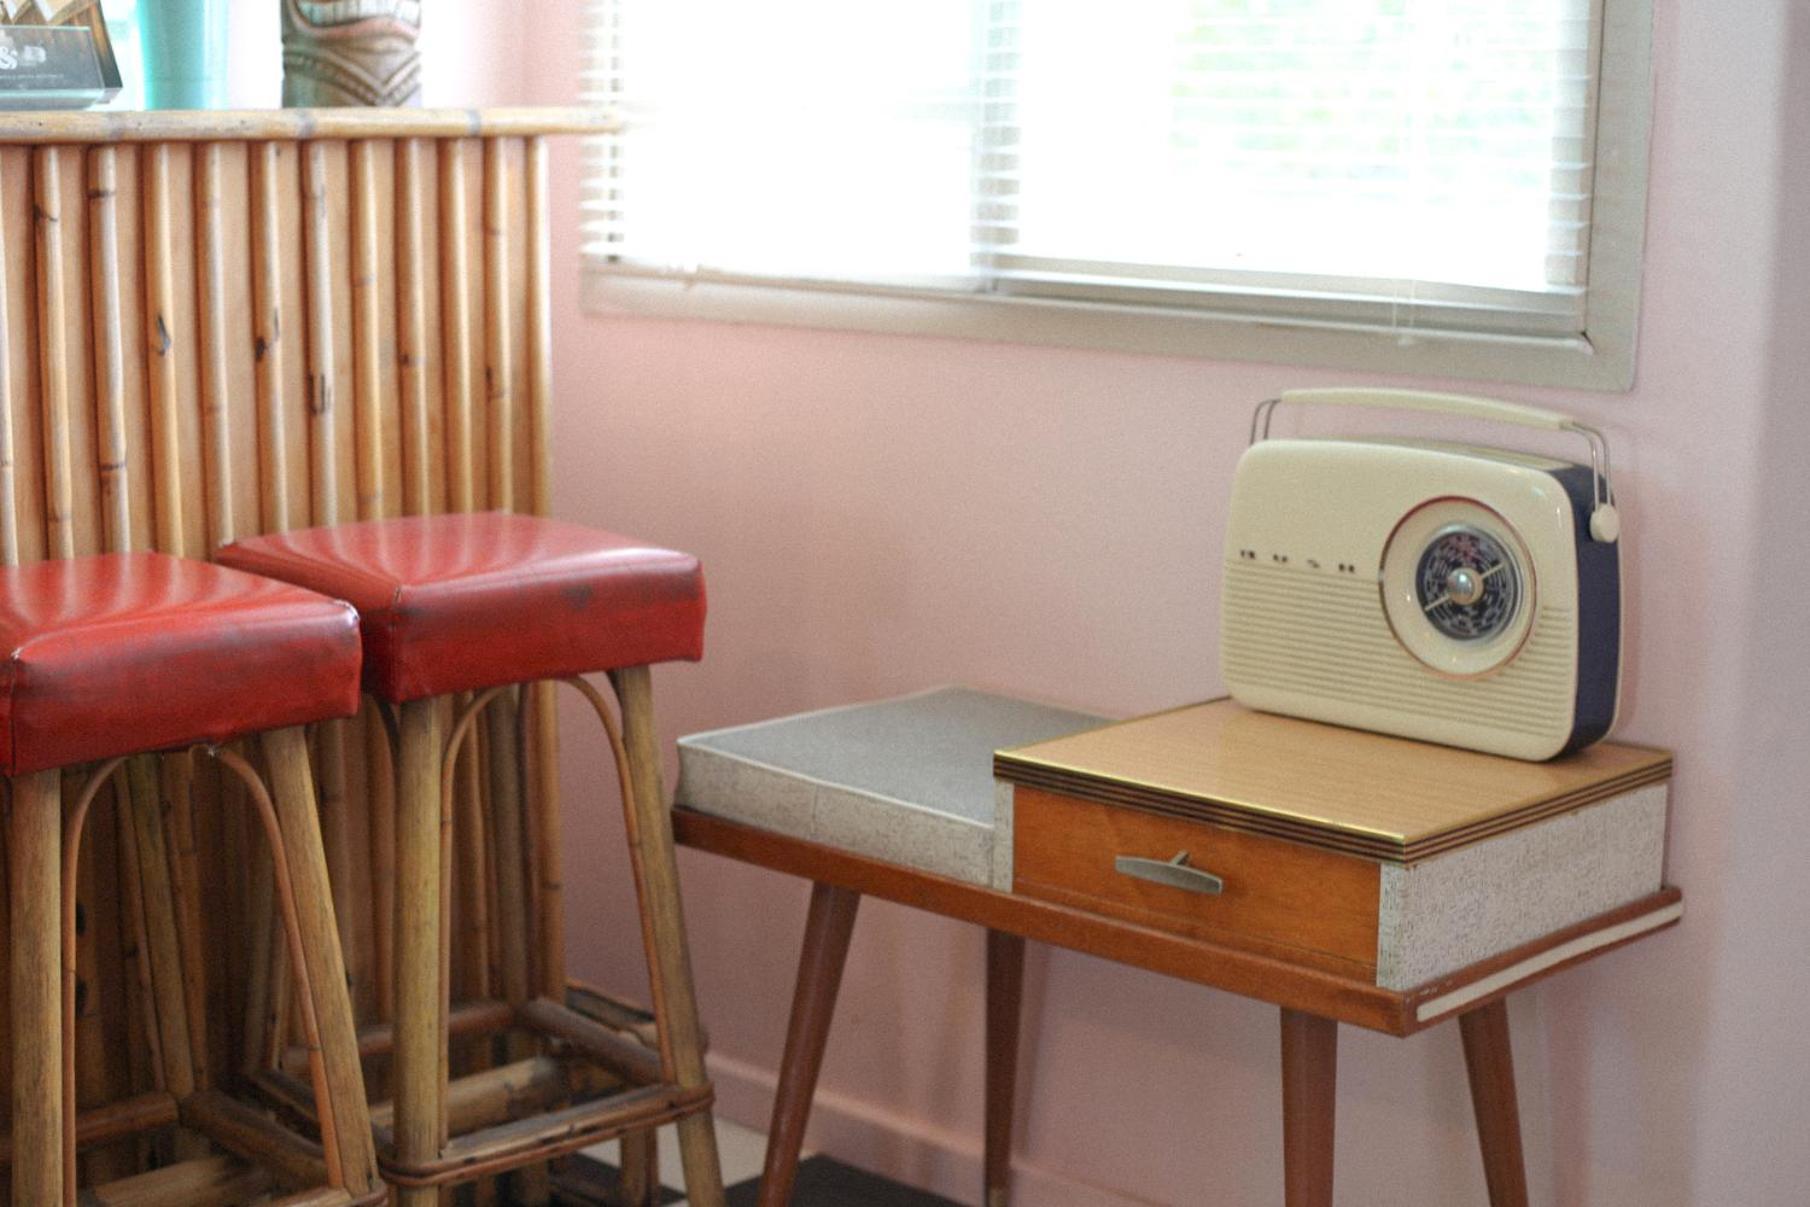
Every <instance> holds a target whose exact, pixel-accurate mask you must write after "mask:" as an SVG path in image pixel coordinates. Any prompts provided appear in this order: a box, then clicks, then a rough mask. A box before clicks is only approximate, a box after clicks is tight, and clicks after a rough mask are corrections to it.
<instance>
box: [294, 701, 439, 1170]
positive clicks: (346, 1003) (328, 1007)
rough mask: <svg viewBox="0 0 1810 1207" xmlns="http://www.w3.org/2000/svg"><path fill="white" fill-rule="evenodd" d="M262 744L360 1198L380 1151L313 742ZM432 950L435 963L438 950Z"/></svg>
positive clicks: (348, 1163)
mask: <svg viewBox="0 0 1810 1207" xmlns="http://www.w3.org/2000/svg"><path fill="white" fill-rule="evenodd" d="M263 747H264V758H265V762H266V763H267V764H268V765H269V773H270V781H271V785H270V786H271V794H272V795H273V796H274V797H275V798H276V810H277V819H278V822H279V824H280V826H281V828H282V833H283V842H284V847H285V850H284V852H283V857H284V858H285V860H286V862H287V864H288V866H289V877H290V881H291V884H292V891H293V892H294V894H295V905H296V914H297V922H298V924H299V927H300V930H301V936H302V943H303V945H304V948H305V950H304V952H303V957H304V958H303V963H304V964H305V965H306V966H307V967H308V968H309V969H311V970H313V971H314V973H315V976H314V978H313V979H311V980H310V985H309V988H310V992H311V996H312V998H313V1001H314V1011H315V1016H316V1019H317V1022H318V1024H319V1027H320V1035H321V1046H322V1048H323V1049H324V1053H325V1056H326V1059H327V1062H328V1066H327V1072H328V1083H329V1087H330V1092H331V1094H332V1099H333V1112H334V1117H335V1119H336V1120H337V1121H338V1124H339V1126H338V1127H337V1129H336V1131H337V1133H338V1134H337V1140H338V1142H339V1149H340V1164H341V1167H342V1168H343V1170H344V1175H345V1180H346V1189H347V1190H349V1191H350V1192H351V1193H352V1194H353V1195H354V1196H357V1195H362V1194H363V1193H365V1192H366V1191H368V1190H371V1189H373V1188H374V1187H375V1186H376V1185H377V1153H376V1149H375V1147H374V1146H373V1143H372V1139H371V1124H370V1112H369V1109H368V1108H367V1106H366V1105H365V1086H364V1070H363V1069H362V1068H360V1066H359V1063H358V1033H357V1030H356V1028H355V1027H354V1026H353V1020H352V1003H351V1000H350V999H349V998H348V997H347V996H346V966H345V958H344V955H343V954H342V949H341V947H340V944H339V928H338V926H337V925H336V923H335V921H334V916H333V891H332V887H331V886H330V885H329V884H328V883H327V855H326V850H325V848H324V847H323V846H322V842H321V828H320V815H319V812H318V808H317V806H316V803H315V796H314V778H313V773H312V772H311V771H310V769H309V767H308V743H307V739H306V738H305V737H304V735H303V732H302V729H301V727H300V726H294V727H291V728H288V729H277V730H272V731H271V732H269V733H266V734H265V735H263ZM436 841H438V840H437V838H436ZM431 954H432V956H433V958H434V959H435V961H436V965H437V961H438V953H437V952H432V953H431ZM431 979H432V978H430V980H431Z"/></svg>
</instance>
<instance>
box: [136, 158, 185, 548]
mask: <svg viewBox="0 0 1810 1207" xmlns="http://www.w3.org/2000/svg"><path fill="white" fill-rule="evenodd" d="M143 187H144V193H145V295H146V296H145V311H146V314H145V322H146V326H147V330H146V336H147V340H148V345H149V346H148V350H149V353H150V395H151V445H152V456H151V478H152V481H153V482H154V483H155V485H156V487H157V524H156V533H157V547H158V548H159V549H161V550H163V551H164V552H165V553H174V554H177V555H178V556H180V555H181V554H182V553H183V552H185V550H184V548H183V546H184V538H183V533H184V531H185V529H184V528H183V522H182V520H183V517H182V466H183V462H182V431H181V427H180V426H179V424H178V422H177V418H176V408H177V406H178V405H179V400H178V394H177V384H176V340H175V336H174V334H173V332H172V328H173V325H174V322H175V318H174V315H175V313H176V287H175V273H174V269H173V268H172V266H171V263H170V149H169V147H167V146H164V145H156V146H153V147H151V149H150V152H149V154H148V155H147V156H146V157H145V163H144V181H143Z"/></svg>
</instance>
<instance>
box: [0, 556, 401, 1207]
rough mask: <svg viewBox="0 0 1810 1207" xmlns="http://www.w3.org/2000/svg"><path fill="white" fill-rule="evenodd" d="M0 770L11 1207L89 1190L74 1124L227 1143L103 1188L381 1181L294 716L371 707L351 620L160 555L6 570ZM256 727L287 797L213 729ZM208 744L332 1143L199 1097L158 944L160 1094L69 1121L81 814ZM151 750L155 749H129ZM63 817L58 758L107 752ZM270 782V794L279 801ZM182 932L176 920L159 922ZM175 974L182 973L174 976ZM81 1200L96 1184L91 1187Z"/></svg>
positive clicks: (277, 1192)
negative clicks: (227, 775)
mask: <svg viewBox="0 0 1810 1207" xmlns="http://www.w3.org/2000/svg"><path fill="white" fill-rule="evenodd" d="M0 641H4V642H5V648H6V649H8V650H10V651H12V655H11V659H10V662H9V663H8V665H7V667H6V670H5V672H4V676H3V678H0V770H3V771H4V772H5V774H6V776H7V778H8V783H9V786H10V788H11V810H10V815H9V817H8V820H7V824H8V864H9V866H8V871H9V885H10V892H11V904H12V912H11V920H10V930H9V936H8V937H9V940H10V941H9V948H8V949H9V955H10V974H11V990H12V1028H13V1031H12V1053H13V1091H12V1099H13V1111H12V1120H13V1127H12V1137H11V1150H12V1154H11V1155H12V1178H13V1202H14V1203H15V1204H19V1205H21V1207H23V1205H26V1204H29V1205H30V1207H46V1205H48V1204H57V1203H65V1204H71V1205H73V1204H74V1203H76V1201H77V1191H76V1174H75V1155H76V1141H77V1137H78V1135H83V1136H89V1135H92V1136H94V1137H95V1138H97V1139H100V1138H105V1139H113V1138H117V1137H118V1136H120V1135H121V1134H132V1133H133V1132H134V1131H136V1130H141V1129H143V1128H148V1127H156V1126H167V1125H170V1124H174V1123H181V1124H183V1125H184V1126H185V1127H187V1128H189V1129H191V1130H192V1131H193V1132H197V1133H200V1134H201V1135H202V1136H205V1137H206V1138H207V1139H208V1140H210V1141H212V1142H213V1143H214V1144H215V1145H217V1146H218V1147H219V1148H221V1149H223V1150H224V1151H225V1152H226V1153H228V1154H230V1157H228V1158H201V1159H197V1160H196V1161H195V1162H193V1163H192V1164H184V1165H176V1166H170V1167H166V1168H164V1169H161V1170H156V1171H152V1172H150V1173H146V1174H141V1175H138V1176H135V1177H133V1178H128V1179H125V1180H124V1181H122V1182H115V1183H112V1184H110V1186H108V1187H105V1188H101V1189H100V1190H99V1191H98V1192H96V1193H97V1194H98V1195H99V1198H98V1200H97V1201H104V1202H128V1201H129V1202H133V1203H144V1204H155V1203H168V1204H172V1205H174V1204H178V1203H195V1202H199V1201H207V1202H225V1201H233V1200H237V1201H248V1200H250V1199H252V1198H254V1197H257V1198H259V1199H260V1201H266V1200H268V1201H271V1202H280V1203H285V1204H298V1205H299V1204H307V1205H308V1207H330V1205H332V1204H346V1203H352V1202H373V1201H378V1200H380V1199H381V1198H382V1196H383V1193H384V1189H385V1188H384V1186H383V1184H382V1182H381V1181H379V1180H378V1177H377V1168H376V1162H375V1160H374V1154H373V1151H372V1144H371V1138H370V1134H369V1125H368V1122H367V1120H368V1116H367V1113H366V1106H365V1099H364V1082H363V1077H362V1074H361V1072H360V1069H359V1064H358V1052H357V1043H356V1036H355V1034H354V1032H353V1024H352V1011H351V1005H350V1003H349V1001H348V999H347V997H346V990H345V968H344V965H343V962H342V958H341V954H340V948H339V937H338V933H337V930H336V928H335V926H334V918H333V907H332V899H331V897H330V896H329V893H328V885H327V874H326V861H325V857H324V855H323V852H322V849H321V836H320V829H319V821H318V818H317V816H316V812H315V810H316V804H315V799H314V790H313V784H312V781H311V777H310V773H309V769H308V762H307V747H306V743H305V739H304V736H303V732H302V730H301V728H300V727H301V726H302V725H303V724H305V723H307V722H310V721H318V720H322V719H325V718H329V717H341V716H348V715H350V714H351V713H353V712H354V711H356V709H357V705H358V668H359V645H358V636H357V618H356V617H355V616H354V615H353V613H352V610H351V609H350V608H348V607H347V606H346V605H345V604H343V603H340V602H337V601H335V600H331V599H326V598H323V597H321V596H319V595H316V594H314V593H313V592H310V591H304V590H300V589H298V588H296V587H294V586H291V585H289V584H287V583H279V582H272V581H270V580H268V579H260V578H256V577H253V576H251V575H247V574H241V573H238V572H237V571H233V570H227V569H222V568H220V567H218V566H210V565H207V564H206V563H203V562H195V561H189V560H186V559H183V558H176V557H170V556H167V555H164V554H159V553H137V554H106V555H102V556H98V557H79V558H70V559H67V560H61V561H49V562H40V563H38V564H36V565H32V566H27V567H22V568H10V569H6V570H0ZM254 733H257V734H262V738H261V741H262V744H263V748H264V755H265V760H266V762H267V765H268V767H269V769H270V772H271V777H272V780H273V782H274V787H275V791H274V793H272V792H271V791H269V790H267V789H266V787H265V785H264V782H263V780H262V779H261V777H260V776H259V775H258V774H257V772H256V771H254V770H253V769H252V768H251V767H250V766H249V765H248V764H247V763H246V762H245V761H244V760H243V759H242V758H240V757H239V756H238V755H236V754H234V753H232V752H231V751H226V750H221V749H218V747H217V745H215V744H217V743H220V742H224V741H227V740H229V739H232V738H236V737H241V736H246V735H250V734H254ZM188 747H198V748H199V749H200V752H201V753H204V754H207V755H211V756H213V757H215V758H217V759H219V760H220V761H221V762H222V764H223V765H224V766H225V767H226V769H227V770H228V771H230V772H231V773H232V774H234V775H236V776H238V777H239V778H240V779H242V780H243V781H244V783H245V786H246V789H247V791H248V795H249V798H250V800H251V801H252V803H253V804H254V805H255V807H256V808H257V810H258V813H259V815H260V818H261V820H262V822H263V828H264V833H265V837H266V838H267V840H268V842H269V844H270V849H271V857H272V863H273V864H274V875H275V880H276V887H277V894H278V901H279V903H280V906H281V909H282V913H283V922H284V928H285V932H286V936H287V939H288V944H289V950H290V955H291V969H292V975H293V977H294V982H295V985H296V987H297V991H298V992H297V994H296V1005H297V1010H298V1013H299V1016H300V1019H301V1022H302V1027H303V1030H304V1033H305V1034H306V1036H307V1040H308V1045H309V1049H310V1061H309V1066H310V1068H309V1072H310V1080H311V1082H312V1091H313V1100H314V1101H313V1105H314V1109H315V1112H316V1113H317V1116H318V1119H319V1125H320V1135H321V1143H320V1144H319V1145H316V1144H315V1143H314V1142H313V1140H312V1139H310V1138H307V1137H303V1136H300V1135H298V1134H295V1133H293V1132H291V1131H289V1130H288V1129H286V1128H284V1127H283V1126H282V1125H281V1124H279V1123H278V1122H277V1121H276V1120H274V1119H273V1118H270V1117H268V1116H266V1115H264V1114H262V1113H260V1112H258V1111H256V1110H253V1109H251V1108H249V1107H248V1106H246V1105H244V1104H242V1103H240V1102H239V1101H237V1100H235V1099H233V1098H230V1097H228V1096H227V1095H225V1094H224V1093H222V1092H220V1091H218V1090H212V1089H205V1088H201V1089H198V1088H197V1086H196V1084H195V1076H194V1068H193V1065H192V1064H191V1063H190V1061H189V1051H190V1049H189V1046H188V1045H189V1035H190V1031H189V1019H188V1017H187V1013H186V1010H185V1008H184V1005H183V998H184V995H183V992H182V988H183V987H182V985H181V984H180V979H179V970H176V969H172V968H170V967H167V966H164V967H158V966H157V958H156V954H155V953H152V954H151V959H152V963H153V972H154V973H155V974H156V975H155V976H154V978H153V980H154V991H155V993H154V996H155V1001H156V1011H155V1013H156V1030H155V1034H154V1035H153V1036H152V1038H153V1040H154V1041H157V1042H156V1043H155V1046H156V1047H157V1048H158V1049H159V1050H160V1051H161V1053H162V1055H163V1058H164V1059H163V1065H162V1067H161V1068H160V1069H159V1070H158V1072H159V1078H158V1081H159V1085H158V1089H157V1091H156V1092H154V1093H152V1094H148V1095H143V1096H141V1097H140V1098H138V1099H134V1100H132V1101H130V1102H129V1103H126V1104H124V1108H125V1109H119V1108H118V1107H116V1108H115V1109H111V1110H104V1111H97V1112H95V1117H92V1118H91V1117H90V1116H83V1117H82V1118H80V1119H78V1118H77V1115H76V1098H75V990H76V951H75V937H76V907H75V902H76V887H77V885H76V876H77V867H78V863H77V858H78V855H79V853H80V849H81V841H82V831H83V824H84V822H85V821H86V819H87V816H88V813H89V807H90V805H91V804H92V803H93V801H94V799H95V796H96V793H97V792H98V791H99V789H100V788H101V787H102V786H103V785H104V784H106V783H107V782H108V781H109V780H111V779H113V778H114V776H115V774H116V773H119V774H120V775H121V776H122V778H123V780H124V781H125V785H124V786H123V787H122V791H123V792H127V793H129V794H131V795H132V796H133V797H135V798H140V799H142V798H145V797H148V798H149V802H150V807H152V808H155V807H156V803H155V802H156V795H155V794H156V777H157V768H156V764H155V760H154V758H152V757H151V756H149V755H147V754H145V752H149V751H161V750H170V749H183V748H188ZM134 756H142V757H134ZM96 762H98V763H99V765H98V766H96V767H94V768H93V769H92V770H91V771H90V772H89V774H88V776H87V779H86V781H85V782H84V784H83V786H82V787H81V789H80V791H79V792H78V793H77V794H76V796H75V798H74V802H73V804H72V806H71V807H70V808H69V810H68V812H67V814H66V813H65V811H64V807H63V796H62V769H63V768H67V767H73V766H76V765H79V764H87V763H96ZM273 796H274V799H273ZM148 921H149V922H150V923H152V924H153V927H152V928H153V929H161V930H162V933H164V934H166V935H170V936H172V937H173V935H174V930H173V928H174V926H175V921H174V919H173V918H168V917H161V918H154V919H148ZM172 973H174V974H176V979H175V980H172V979H171V978H172ZM87 1193H88V1192H84V1197H85V1198H86V1197H87Z"/></svg>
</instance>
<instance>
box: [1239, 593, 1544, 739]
mask: <svg viewBox="0 0 1810 1207" xmlns="http://www.w3.org/2000/svg"><path fill="white" fill-rule="evenodd" d="M1222 623H1223V624H1224V627H1225V629H1224V636H1223V640H1222V643H1221V651H1222V659H1223V667H1222V670H1223V672H1224V674H1225V677H1226V679H1227V681H1228V682H1231V683H1234V684H1237V685H1241V686H1251V687H1259V686H1260V687H1264V688H1269V689H1271V690H1273V691H1278V692H1285V693H1288V694H1290V695H1294V696H1298V697H1311V698H1314V699H1316V700H1321V701H1325V702H1326V703H1327V704H1329V705H1333V706H1340V705H1343V706H1347V709H1346V711H1348V709H1349V706H1352V705H1355V706H1358V707H1359V708H1363V709H1376V710H1379V711H1388V712H1392V713H1396V714H1410V715H1413V716H1417V717H1422V718H1425V719H1426V720H1427V721H1429V722H1433V723H1438V724H1442V725H1451V724H1453V723H1459V724H1469V725H1477V726H1482V727H1486V728H1489V729H1492V730H1498V731H1500V730H1508V731H1512V732H1515V733H1520V734H1526V735H1528V736H1530V737H1541V736H1545V735H1548V734H1551V733H1553V732H1554V731H1559V732H1563V731H1565V730H1568V729H1569V727H1570V724H1571V710H1572V692H1573V691H1574V690H1575V684H1574V681H1573V677H1572V676H1573V667H1574V666H1575V662H1576V655H1575V652H1574V647H1575V643H1576V636H1575V627H1576V618H1575V617H1574V616H1573V614H1572V613H1571V612H1570V611H1568V610H1565V609H1560V608H1551V607H1546V606H1541V607H1540V609H1539V611H1538V612H1537V613H1536V614H1535V616H1534V622H1533V627H1532V630H1531V631H1530V632H1529V633H1528V637H1527V644H1526V645H1525V646H1523V647H1522V649H1521V652H1520V653H1519V654H1518V655H1516V656H1515V658H1514V659H1513V660H1512V661H1510V662H1509V663H1508V665H1506V666H1504V667H1503V668H1502V669H1501V670H1499V671H1497V672H1496V673H1494V674H1491V675H1488V676H1486V677H1483V678H1480V679H1447V678H1443V677H1440V676H1438V675H1435V674H1434V673H1433V672H1431V671H1429V670H1428V669H1427V668H1426V667H1425V666H1423V665H1422V664H1421V663H1420V662H1419V661H1417V660H1416V659H1415V658H1413V657H1412V656H1411V655H1409V654H1408V653H1407V651H1405V650H1403V649H1402V648H1401V646H1400V645H1399V644H1397V643H1396V640H1395V637H1394V635H1393V634H1392V633H1391V632H1390V631H1389V624H1388V621H1387V619H1385V617H1384V615H1383V604H1382V598H1381V596H1380V595H1379V593H1378V590H1377V585H1376V583H1375V581H1374V580H1369V579H1341V578H1335V577H1334V576H1332V575H1329V574H1324V573H1320V572H1317V571H1311V570H1302V569H1294V568H1292V567H1282V566H1268V565H1255V564H1252V563H1250V562H1242V561H1232V562H1228V563H1227V564H1226V585H1225V603H1224V612H1223V615H1222ZM1334 711H1337V710H1336V709H1328V711H1327V712H1326V714H1325V716H1324V719H1327V720H1335V721H1337V720H1345V721H1346V723H1360V722H1357V721H1356V720H1355V719H1348V718H1347V717H1346V716H1344V715H1339V716H1335V715H1333V714H1334Z"/></svg>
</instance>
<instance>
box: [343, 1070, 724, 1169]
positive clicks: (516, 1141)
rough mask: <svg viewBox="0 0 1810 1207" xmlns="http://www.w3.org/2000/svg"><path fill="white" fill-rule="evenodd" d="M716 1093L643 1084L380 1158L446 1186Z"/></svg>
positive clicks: (584, 1143) (669, 1118) (634, 1126)
mask: <svg viewBox="0 0 1810 1207" xmlns="http://www.w3.org/2000/svg"><path fill="white" fill-rule="evenodd" d="M715 1097H716V1094H715V1091H714V1089H713V1088H712V1087H711V1086H709V1085H702V1086H698V1087H695V1088H692V1089H685V1088H683V1087H680V1086H675V1085H652V1086H642V1087H640V1088H639V1089H632V1090H627V1091H624V1092H622V1093H618V1094H612V1095H610V1096H608V1097H605V1098H598V1099H595V1100H593V1101H591V1102H581V1103H578V1104H576V1105H573V1106H569V1107H566V1108H564V1109H563V1110H558V1111H552V1112H550V1113H547V1114H543V1115H534V1116H531V1117H529V1118H527V1119H520V1120H517V1121H515V1122H513V1123H503V1124H498V1125H497V1126H495V1127H487V1128H481V1129H480V1130H478V1131H475V1132H471V1133H470V1134H468V1135H464V1136H459V1137H456V1138H455V1139H453V1140H452V1141H450V1142H449V1143H448V1144H447V1145H446V1148H445V1149H444V1150H443V1151H442V1152H441V1154H440V1156H439V1158H438V1159H436V1160H433V1161H424V1162H422V1163H420V1164H418V1165H403V1164H401V1163H400V1162H399V1161H398V1160H397V1158H396V1152H395V1149H394V1147H393V1146H389V1145H380V1146H379V1147H378V1150H377V1160H378V1163H379V1164H380V1165H381V1166H382V1168H383V1175H384V1177H385V1178H386V1179H387V1180H388V1181H389V1182H391V1183H393V1184H394V1185H397V1186H405V1187H416V1186H442V1185H446V1184H449V1183H453V1182H466V1181H470V1180H471V1179H473V1178H480V1177H483V1176H485V1175H487V1174H497V1173H505V1172H507V1171H509V1170H512V1169H518V1168H520V1167H521V1166H523V1165H530V1164H535V1163H537V1162H541V1161H550V1160H552V1159H554V1158H555V1157H563V1156H565V1155H566V1154H567V1153H572V1152H576V1151H578V1150H579V1149H581V1148H587V1147H589V1146H590V1145H592V1144H597V1143H600V1142H601V1141H604V1140H613V1139H615V1138H616V1137H618V1136H620V1135H622V1134H623V1133H624V1132H632V1131H640V1130H642V1129H644V1128H652V1127H659V1126H661V1125H662V1124H666V1123H672V1122H675V1121H677V1120H679V1119H683V1118H685V1117H686V1116H687V1115H693V1114H696V1113H698V1112H700V1111H707V1110H709V1109H710V1107H711V1104H712V1102H713V1101H714V1100H715Z"/></svg>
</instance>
